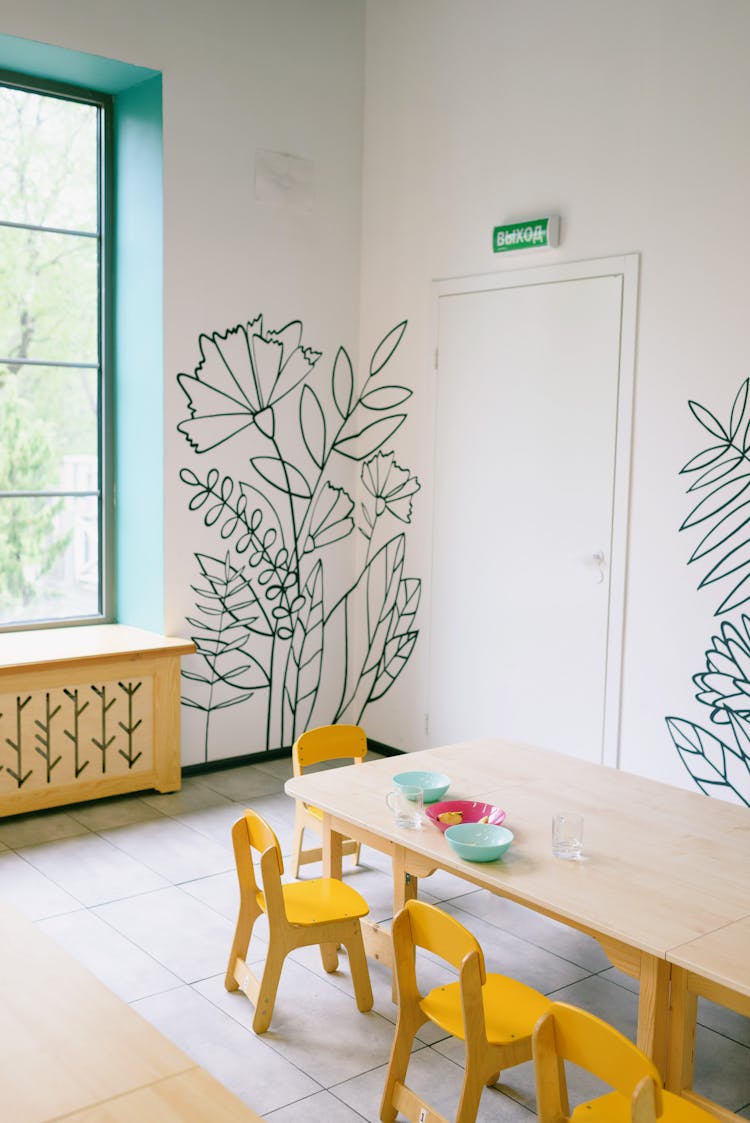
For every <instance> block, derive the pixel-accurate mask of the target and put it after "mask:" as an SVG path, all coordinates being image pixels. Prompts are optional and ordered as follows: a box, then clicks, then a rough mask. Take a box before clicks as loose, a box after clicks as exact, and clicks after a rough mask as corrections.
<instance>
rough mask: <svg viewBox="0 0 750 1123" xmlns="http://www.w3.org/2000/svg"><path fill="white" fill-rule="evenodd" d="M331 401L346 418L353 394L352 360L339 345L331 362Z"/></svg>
mask: <svg viewBox="0 0 750 1123" xmlns="http://www.w3.org/2000/svg"><path fill="white" fill-rule="evenodd" d="M332 382H333V401H334V404H335V406H336V409H337V410H338V411H339V413H340V414H341V416H342V417H343V418H344V420H346V418H347V417H348V416H349V413H350V411H351V408H352V396H353V394H354V372H353V370H352V361H351V359H350V358H349V355H348V354H347V352H346V351H345V350H344V348H343V347H339V349H338V352H337V354H336V361H335V362H334V364H333V375H332Z"/></svg>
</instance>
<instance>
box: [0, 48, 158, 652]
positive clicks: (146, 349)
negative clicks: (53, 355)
mask: <svg viewBox="0 0 750 1123" xmlns="http://www.w3.org/2000/svg"><path fill="white" fill-rule="evenodd" d="M0 68H1V69H3V70H7V71H13V72H14V73H15V74H16V75H22V76H24V77H27V78H29V79H40V80H43V81H50V82H57V83H62V84H63V85H67V86H73V87H79V88H82V89H85V90H88V91H96V92H97V93H101V94H105V95H108V96H110V97H111V99H112V150H113V180H112V197H111V200H110V203H111V205H110V212H111V213H112V214H113V227H112V231H111V234H110V244H111V247H112V256H111V261H110V271H109V272H110V278H111V282H110V284H109V291H108V296H107V299H108V300H109V301H110V310H111V318H112V325H111V331H110V332H109V335H108V340H107V344H106V346H107V347H108V349H109V353H108V355H107V356H106V359H108V366H109V369H110V371H111V375H110V379H111V381H110V387H109V390H110V402H109V406H110V408H109V410H108V413H109V417H110V425H111V431H110V432H109V433H106V434H105V447H106V449H107V450H108V451H107V453H106V455H107V457H108V460H107V461H105V464H104V471H105V472H106V473H109V478H110V479H111V480H113V481H114V484H113V489H112V492H113V496H114V505H113V512H112V523H113V525H112V526H111V528H110V533H109V542H110V547H111V550H110V555H109V559H108V562H107V564H108V566H109V572H108V575H107V578H106V579H107V580H108V582H109V587H108V591H107V597H108V599H109V612H108V614H107V616H106V617H104V616H103V617H102V618H101V620H102V622H104V621H105V619H106V620H110V621H112V622H116V623H120V624H130V625H132V626H134V627H141V628H146V629H149V630H152V631H157V632H162V631H163V630H164V359H163V353H164V335H163V318H164V312H163V310H164V298H163V272H164V260H163V230H164V219H163V140H162V133H163V126H162V75H161V73H160V72H159V71H157V70H152V69H150V68H146V67H141V66H134V65H132V64H130V63H124V62H119V61H117V60H114V59H106V58H102V57H100V56H97V55H91V54H87V53H84V52H80V51H74V50H69V49H67V48H63V47H55V46H51V45H49V44H46V43H36V42H33V41H31V40H26V39H20V38H17V37H15V36H8V35H0ZM103 358H105V356H103ZM106 438H108V439H106ZM71 623H73V621H61V622H52V623H51V624H50V626H55V627H57V626H66V625H69V624H71ZM91 623H92V626H94V625H93V621H92V622H91ZM39 626H41V625H37V624H34V625H30V627H39Z"/></svg>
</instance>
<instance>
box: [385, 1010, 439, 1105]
mask: <svg viewBox="0 0 750 1123" xmlns="http://www.w3.org/2000/svg"><path fill="white" fill-rule="evenodd" d="M426 1020H427V1019H426V1018H421V1019H417V1018H414V1017H413V1016H411V1017H409V1016H407V1015H406V1014H405V1013H404V1011H403V1009H401V1008H400V1009H399V1012H398V1018H397V1020H396V1032H395V1034H394V1037H393V1045H392V1046H391V1056H390V1060H389V1061H388V1071H387V1073H386V1076H385V1087H384V1088H383V1098H382V1100H381V1101H380V1119H381V1123H393V1121H394V1120H395V1118H396V1116H397V1115H398V1110H397V1108H396V1106H395V1104H394V1102H393V1101H394V1097H395V1093H396V1085H397V1084H406V1071H407V1069H408V1067H409V1059H410V1057H411V1050H412V1046H413V1044H414V1035H415V1034H416V1032H417V1030H418V1029H419V1027H420V1026H421V1025H424V1023H425V1021H426Z"/></svg>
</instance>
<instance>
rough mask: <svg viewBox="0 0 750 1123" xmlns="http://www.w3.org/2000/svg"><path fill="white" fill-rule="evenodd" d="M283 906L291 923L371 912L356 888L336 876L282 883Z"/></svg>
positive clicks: (357, 915)
mask: <svg viewBox="0 0 750 1123" xmlns="http://www.w3.org/2000/svg"><path fill="white" fill-rule="evenodd" d="M282 893H283V894H284V909H285V911H286V918H287V920H288V921H289V923H290V924H298V925H302V926H304V925H308V924H326V923H327V922H328V921H330V920H335V919H338V918H340V917H344V916H347V917H360V918H361V917H363V916H367V914H368V912H369V911H370V909H369V906H368V905H367V902H366V901H365V900H364V899H363V898H362V897H361V896H360V895H359V893H358V892H357V891H356V889H352V887H351V886H350V885H345V884H344V883H343V881H338V880H337V879H336V878H335V877H316V878H315V879H314V880H313V881H292V882H289V884H287V885H283V886H282Z"/></svg>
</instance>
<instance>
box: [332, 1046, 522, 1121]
mask: <svg viewBox="0 0 750 1123" xmlns="http://www.w3.org/2000/svg"><path fill="white" fill-rule="evenodd" d="M385 1076H386V1067H385V1066H383V1067H382V1068H375V1069H372V1070H371V1071H370V1072H366V1073H364V1074H363V1075H362V1076H358V1077H355V1078H354V1079H352V1080H349V1081H347V1082H346V1083H344V1084H338V1085H336V1086H335V1087H334V1088H333V1089H332V1091H333V1094H334V1095H335V1096H337V1097H338V1098H339V1099H341V1100H343V1101H344V1102H345V1103H347V1104H348V1105H349V1106H350V1107H352V1108H353V1109H354V1110H355V1111H358V1112H360V1114H361V1115H363V1116H364V1117H365V1119H368V1120H373V1121H375V1120H377V1119H379V1118H380V1101H381V1098H382V1095H383V1087H384V1084H385ZM462 1080H463V1072H462V1070H461V1068H459V1066H458V1065H456V1064H454V1063H453V1061H451V1060H449V1059H448V1058H447V1057H444V1056H441V1055H440V1054H439V1053H437V1052H436V1051H435V1050H434V1049H420V1050H419V1052H416V1053H413V1054H412V1057H411V1061H410V1062H409V1070H408V1074H407V1081H408V1084H409V1086H410V1087H412V1088H413V1089H414V1091H415V1092H417V1093H418V1094H419V1095H421V1096H423V1097H424V1098H425V1099H426V1100H427V1102H428V1103H429V1104H430V1106H431V1107H433V1108H435V1110H436V1111H439V1112H440V1113H441V1114H442V1115H444V1116H445V1117H446V1119H455V1117H456V1109H457V1107H458V1098H459V1095H460V1091H461V1081H462ZM401 1118H402V1116H400V1115H399V1119H401ZM534 1119H535V1116H534V1115H533V1114H532V1112H530V1111H529V1110H528V1108H526V1107H524V1106H523V1105H522V1104H519V1103H517V1102H516V1101H515V1100H513V1099H511V1098H509V1097H508V1096H506V1095H504V1094H503V1093H502V1092H499V1091H496V1090H495V1089H491V1088H488V1089H487V1090H486V1091H485V1092H484V1093H483V1094H482V1099H481V1101H480V1104H479V1113H478V1115H477V1123H533V1120H534Z"/></svg>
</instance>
